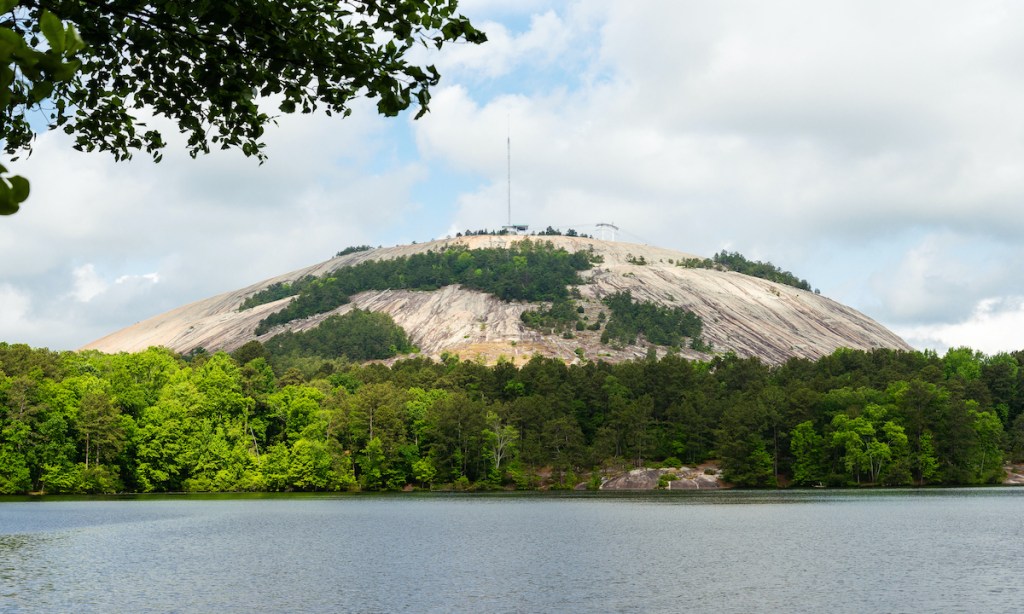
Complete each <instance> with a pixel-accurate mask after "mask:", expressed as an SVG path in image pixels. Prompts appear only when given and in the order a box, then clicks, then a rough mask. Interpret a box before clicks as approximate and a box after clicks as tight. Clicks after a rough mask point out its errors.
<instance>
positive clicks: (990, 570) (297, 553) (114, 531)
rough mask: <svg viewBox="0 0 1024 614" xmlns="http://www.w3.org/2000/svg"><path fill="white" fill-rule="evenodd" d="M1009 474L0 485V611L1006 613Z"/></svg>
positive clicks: (1013, 584)
mask: <svg viewBox="0 0 1024 614" xmlns="http://www.w3.org/2000/svg"><path fill="white" fill-rule="evenodd" d="M1022 519H1024V489H1019V488H1018V489H1014V488H979V489H943V490H884V491H882V490H877V491H831V490H828V491H818V490H814V491H784V492H741V491H722V492H686V493H652V494H635V493H628V494H619V493H586V494H584V493H571V494H564V495H559V494H550V493H547V494H545V493H528V494H512V495H505V494H501V495H491V494H473V495H454V494H453V495H444V494H396V495H333V496H329V495H276V496H275V495H263V496H258V495H257V496H239V495H235V496H138V497H124V498H91V499H84V498H83V499H64V498H45V499H42V500H28V499H24V498H22V499H12V498H7V499H0V611H3V612H253V611H262V612H285V611H288V612H680V611H691V612H957V611H961V612H1019V611H1021V608H1022V606H1024V593H1022V591H1021V588H1020V569H1019V567H1018V565H1019V564H1020V561H1021V556H1022V554H1024V520H1022Z"/></svg>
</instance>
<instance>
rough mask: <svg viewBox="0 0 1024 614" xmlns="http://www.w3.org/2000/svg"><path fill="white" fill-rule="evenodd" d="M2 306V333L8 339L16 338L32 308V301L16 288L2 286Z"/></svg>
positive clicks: (0, 296) (0, 286)
mask: <svg viewBox="0 0 1024 614" xmlns="http://www.w3.org/2000/svg"><path fill="white" fill-rule="evenodd" d="M0 305H3V307H2V308H0V331H2V333H3V334H4V335H5V336H6V338H7V339H12V338H15V337H16V336H17V335H18V334H19V331H18V328H19V327H20V326H22V325H23V324H24V321H25V318H26V316H27V315H28V313H29V310H30V309H31V308H32V300H31V298H29V297H28V295H26V294H25V293H24V292H21V291H20V290H18V289H17V288H15V287H14V286H12V285H10V284H0Z"/></svg>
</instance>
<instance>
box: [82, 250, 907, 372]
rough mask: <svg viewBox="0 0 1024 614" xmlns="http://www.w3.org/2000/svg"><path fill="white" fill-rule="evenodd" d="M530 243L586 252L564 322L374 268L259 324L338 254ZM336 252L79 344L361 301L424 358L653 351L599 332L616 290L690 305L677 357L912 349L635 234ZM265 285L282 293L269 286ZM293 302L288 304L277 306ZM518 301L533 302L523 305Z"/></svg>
mask: <svg viewBox="0 0 1024 614" xmlns="http://www.w3.org/2000/svg"><path fill="white" fill-rule="evenodd" d="M524 241H529V242H528V243H523V242H524ZM532 245H542V246H547V248H550V249H554V250H556V251H558V252H559V253H561V251H562V250H564V252H567V253H569V254H575V253H578V252H585V254H586V256H587V259H586V261H587V262H590V264H589V268H586V269H582V270H579V271H578V278H577V280H578V281H581V282H582V283H576V284H574V285H571V286H569V288H570V292H569V293H568V296H567V297H566V298H565V299H564V300H563V303H561V304H562V305H563V307H564V306H565V305H570V306H571V309H563V310H562V311H563V312H567V313H569V314H570V315H571V317H572V318H573V320H575V325H573V326H568V327H565V326H563V327H561V328H558V329H557V330H556V328H553V327H547V326H544V325H538V324H537V321H538V318H537V317H533V316H536V315H537V314H545V313H554V312H555V311H556V310H555V308H553V307H551V305H552V303H551V302H550V301H539V300H535V301H531V300H515V299H514V298H513V299H512V300H506V299H508V298H509V297H508V296H506V297H505V299H503V298H500V297H499V296H498V295H496V294H495V293H493V292H489V291H483V290H480V289H472V288H470V287H467V286H468V285H471V284H465V283H453V284H449V285H443V282H437V284H436V285H437V287H436V289H429V290H423V289H408V288H405V287H401V286H400V284H396V285H392V286H389V287H385V286H383V285H382V283H383V282H380V281H378V282H376V283H375V284H370V285H368V286H367V287H371V286H372V287H374V288H375V289H369V290H365V291H360V292H357V293H354V294H352V295H351V296H347V297H346V298H347V299H348V302H345V303H344V304H340V305H339V306H333V305H328V310H326V311H322V312H320V313H315V314H313V315H303V316H302V317H296V318H295V319H290V320H288V321H283V320H282V318H281V316H275V317H276V318H277V319H278V320H282V321H283V323H281V324H276V325H274V324H273V323H267V322H264V323H263V324H262V325H261V322H263V321H264V320H265V319H266V318H268V316H271V315H272V314H275V313H279V312H282V311H283V310H285V309H286V308H288V307H289V305H290V304H291V303H293V302H296V301H299V298H297V296H296V295H292V296H287V295H286V294H287V293H288V291H289V289H297V288H300V287H305V286H303V284H307V285H309V286H310V288H313V289H317V288H320V287H322V286H323V285H324V283H323V280H328V281H334V279H330V278H332V276H337V275H339V272H344V271H342V269H344V268H345V267H358V266H359V265H361V264H363V263H368V262H373V261H400V260H402V259H406V260H407V261H409V262H413V261H414V257H417V255H420V256H418V257H419V258H420V260H418V261H417V262H419V263H420V264H421V265H422V264H423V262H424V258H423V255H437V254H445V253H449V252H452V251H457V252H459V254H460V255H461V253H465V252H471V253H470V256H468V257H464V258H465V259H466V260H471V256H472V255H473V254H475V253H484V252H477V251H476V250H491V251H490V252H488V253H494V250H522V249H524V248H525V249H531V247H530V246H532ZM346 252H349V250H346ZM498 253H503V252H500V251H499V252H498ZM509 253H510V254H511V253H520V252H509ZM342 254H343V255H339V256H337V257H335V258H332V259H330V260H328V261H326V262H323V263H320V264H317V265H314V266H311V267H307V268H304V269H299V270H297V271H293V272H291V273H287V274H285V275H281V276H278V277H275V278H272V279H268V280H265V281H262V282H260V283H257V284H253V285H251V286H248V287H246V288H242V289H240V290H236V291H234V292H228V293H225V294H221V295H218V296H214V297H211V298H208V299H205V300H201V301H198V302H195V303H192V304H190V305H185V306H183V307H179V308H177V309H174V310H172V311H169V312H167V313H164V314H162V315H159V316H156V317H153V318H150V319H148V320H145V321H142V322H139V323H137V324H134V325H132V326H129V327H127V328H125V329H123V330H120V331H118V332H115V333H113V334H110V335H108V336H106V337H103V338H102V339H98V340H96V341H94V342H92V343H90V344H88V345H86V346H85V347H84V348H83V349H97V350H101V351H104V352H119V351H128V352H134V351H141V350H143V349H145V348H147V347H149V346H154V345H162V346H166V347H168V348H170V349H172V350H174V351H177V352H183V353H184V352H189V351H192V350H194V349H197V348H205V349H206V350H208V351H214V350H225V351H233V350H235V349H237V348H239V347H241V346H242V345H244V344H245V343H247V342H249V341H251V340H253V339H257V340H260V341H263V342H266V341H267V340H269V339H271V338H272V337H274V336H276V335H278V334H280V333H282V332H285V331H293V332H299V331H306V330H310V329H313V328H315V327H317V326H318V325H320V323H321V322H323V321H324V320H325V319H326V318H328V317H329V316H331V315H335V314H345V313H347V312H350V311H352V310H353V309H360V310H365V311H370V312H379V313H385V314H388V315H389V316H391V318H392V319H393V320H394V322H395V323H396V324H398V325H399V326H401V327H402V328H403V329H404V330H405V331H406V333H407V334H408V337H409V339H410V341H411V342H412V343H413V344H414V345H415V346H417V347H418V348H419V350H420V353H421V354H422V355H426V356H430V357H433V358H439V357H440V356H441V355H442V354H443V353H448V354H453V355H458V356H460V357H461V358H463V359H472V360H481V361H485V362H489V363H490V362H495V361H497V360H498V359H499V358H502V357H504V358H506V359H509V360H512V361H515V362H517V363H518V362H522V361H524V360H527V359H529V358H530V357H531V356H533V355H534V354H541V355H545V356H554V357H559V358H562V359H565V360H567V361H576V360H581V359H583V358H587V359H603V360H608V361H620V360H627V359H630V358H637V357H642V356H645V355H647V354H648V353H649V352H650V351H651V349H652V348H653V349H654V350H655V351H656V352H658V353H659V354H663V353H665V352H666V351H669V348H668V347H664V346H657V345H654V343H652V341H655V342H656V339H655V335H654V334H653V332H650V331H645V330H643V329H642V328H641V329H640V332H639V334H635V335H634V336H633V337H632V338H631V337H629V336H628V335H627V336H626V337H620V338H618V339H611V340H609V338H608V335H607V334H606V331H608V329H609V325H610V323H611V320H610V319H609V320H607V323H606V318H608V317H609V316H610V317H611V318H614V317H615V314H614V313H613V312H612V310H611V308H610V306H612V305H613V304H616V303H614V301H615V300H616V298H617V299H618V302H617V304H620V305H621V304H622V303H623V301H625V303H626V304H627V305H629V304H630V303H629V301H630V300H632V304H633V305H634V306H638V309H639V308H640V307H642V308H643V309H647V310H648V312H650V313H655V312H657V313H662V314H677V315H678V314H684V315H686V317H689V318H691V319H692V320H693V321H698V319H699V322H698V327H699V328H700V333H699V335H696V336H694V335H693V334H692V333H690V334H687V337H692V338H690V339H688V340H687V342H684V343H673V344H672V345H674V346H675V347H674V348H673V350H674V351H677V352H679V354H680V355H682V356H684V357H687V358H695V359H706V358H708V357H709V356H710V355H713V354H719V353H724V352H734V353H735V354H737V355H739V356H744V357H746V356H755V357H758V358H760V359H762V360H764V361H765V362H768V363H771V364H778V363H781V362H784V361H785V360H787V359H789V358H791V357H803V358H811V359H814V358H818V357H820V356H823V355H826V354H830V353H832V352H833V351H834V350H836V349H838V348H841V347H847V348H854V349H864V350H869V349H874V348H892V349H898V350H911V349H913V348H911V347H910V346H909V345H907V343H906V342H904V341H903V340H902V339H900V338H899V337H898V336H896V335H895V334H893V333H892V332H891V331H889V330H887V329H886V328H885V327H883V326H881V325H880V324H878V323H877V322H875V321H874V320H872V319H870V318H868V317H867V316H865V315H864V314H861V313H860V312H858V311H856V310H854V309H851V308H849V307H846V306H844V305H842V304H840V303H837V302H836V301H833V300H831V299H828V298H825V297H823V296H820V295H818V294H816V293H814V292H810V291H808V290H804V289H800V288H797V287H794V286H791V285H785V284H782V283H776V282H774V281H769V280H767V279H763V278H760V277H753V276H751V275H746V274H743V273H739V272H735V271H730V270H724V269H725V267H722V266H716V265H713V263H711V262H710V261H709V260H704V259H701V258H699V257H697V256H694V255H692V254H686V253H682V252H677V251H673V250H667V249H661V248H657V247H651V246H647V245H638V244H632V243H622V242H614V241H602V240H596V239H590V238H583V237H570V236H536V237H524V236H516V235H475V236H465V237H458V238H454V239H443V240H439V241H432V242H429V243H421V244H415V245H404V246H397V247H388V248H378V249H365V250H363V251H354V252H350V253H345V252H342ZM511 257H512V256H509V258H511ZM525 260H526V259H525V258H523V262H524V263H525ZM577 260H578V259H577ZM436 266H437V265H435V267H436ZM365 268H366V267H365V266H364V269H365ZM360 270H361V269H360ZM474 272H475V273H476V275H477V276H486V275H487V271H481V270H480V269H479V268H478V269H476V270H475V271H474ZM314 278H321V280H316V279H314ZM397 278H401V279H404V276H399V277H397ZM500 282H501V280H498V283H500ZM314 287H315V288H314ZM382 287H385V289H380V288H382ZM275 291H280V293H281V294H282V295H283V297H280V298H278V297H277V295H276V294H274V292H275ZM623 297H625V298H623ZM247 299H248V300H247ZM557 300H559V299H556V301H557ZM243 303H244V308H243ZM292 311H295V309H294V306H293V308H292V309H291V310H290V311H289V313H291V312H292ZM526 312H533V313H527V315H526V316H525V317H524V313H526ZM573 312H575V313H573ZM693 316H696V318H693ZM602 337H603V338H604V339H603V340H602Z"/></svg>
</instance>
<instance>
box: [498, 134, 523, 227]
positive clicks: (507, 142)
mask: <svg viewBox="0 0 1024 614" xmlns="http://www.w3.org/2000/svg"><path fill="white" fill-rule="evenodd" d="M507 135H508V136H507V137H506V139H505V148H506V149H505V155H506V164H507V168H506V169H505V172H506V173H507V176H508V224H507V225H505V226H504V227H503V228H504V230H506V231H507V232H510V233H512V234H519V233H521V232H526V230H527V229H528V228H529V226H527V225H526V224H513V223H512V119H511V118H509V120H508V133H507Z"/></svg>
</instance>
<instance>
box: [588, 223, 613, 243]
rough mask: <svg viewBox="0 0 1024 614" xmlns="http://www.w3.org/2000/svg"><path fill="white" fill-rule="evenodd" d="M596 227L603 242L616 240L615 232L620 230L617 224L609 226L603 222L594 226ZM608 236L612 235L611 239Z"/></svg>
mask: <svg viewBox="0 0 1024 614" xmlns="http://www.w3.org/2000/svg"><path fill="white" fill-rule="evenodd" d="M594 226H595V227H596V228H597V232H598V233H599V236H598V238H599V239H601V240H602V241H614V240H615V231H616V230H618V229H619V227H618V226H616V225H615V224H607V223H605V222H601V223H600V224H594ZM607 235H611V239H609V238H608V237H607Z"/></svg>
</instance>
